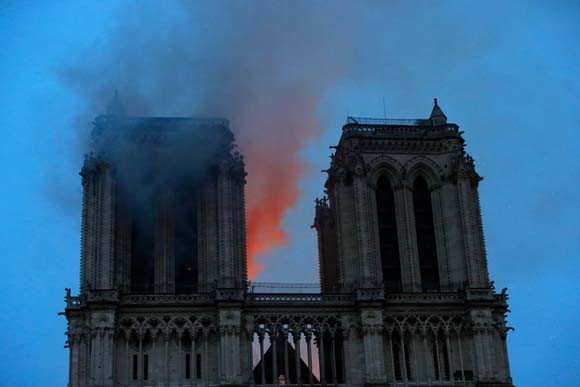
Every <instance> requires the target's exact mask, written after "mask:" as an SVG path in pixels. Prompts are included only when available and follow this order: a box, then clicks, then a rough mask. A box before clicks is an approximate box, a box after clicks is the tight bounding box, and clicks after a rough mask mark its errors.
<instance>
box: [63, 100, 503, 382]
mask: <svg viewBox="0 0 580 387" xmlns="http://www.w3.org/2000/svg"><path fill="white" fill-rule="evenodd" d="M333 148H334V149H335V150H334V154H333V155H332V157H331V163H330V166H329V168H328V170H327V171H326V172H327V174H328V179H327V181H326V185H325V193H326V196H325V197H323V198H322V199H317V200H316V206H315V209H314V210H315V216H314V226H313V227H314V228H315V229H316V231H317V233H318V249H319V265H320V266H319V267H320V289H319V291H317V292H309V293H305V292H301V293H296V292H290V291H288V292H272V291H270V292H260V291H256V289H255V287H254V286H253V285H252V284H251V283H249V282H248V278H247V269H246V235H245V204H244V186H245V176H246V172H245V167H244V161H243V157H242V155H241V154H240V153H239V152H237V151H236V147H235V142H234V137H233V135H232V132H231V131H230V130H229V124H228V121H226V120H223V119H193V118H148V117H129V116H127V115H125V114H124V112H123V111H122V108H121V106H120V105H119V104H118V101H116V102H115V103H113V104H112V105H111V106H110V107H109V110H108V112H107V114H105V115H102V116H99V117H97V118H96V119H95V121H94V129H93V131H92V152H91V153H90V154H88V155H87V156H86V158H85V161H84V165H83V167H82V171H81V176H82V185H83V200H82V229H81V235H82V236H81V245H82V248H81V281H80V283H81V286H80V293H79V294H78V295H72V294H71V291H70V289H67V294H66V309H65V312H64V314H65V315H66V318H67V321H68V329H67V338H68V339H67V347H68V348H69V351H70V361H69V383H68V386H69V387H84V386H95V387H96V386H99V387H104V386H172V387H177V386H181V387H189V386H249V385H251V386H260V385H268V386H276V385H281V384H292V385H296V386H298V385H300V386H301V385H313V384H317V385H329V384H330V385H343V386H474V387H475V386H477V387H492V386H493V387H499V386H504V387H508V386H512V380H511V377H510V370H509V361H508V354H507V346H506V336H507V332H508V330H509V328H508V327H507V325H506V313H507V312H508V306H507V294H506V292H505V290H504V291H502V292H501V293H499V294H498V293H496V292H495V288H494V286H493V282H490V280H489V277H488V269H487V263H486V252H485V243H484V235H483V228H482V221H481V210H480V203H479V197H478V184H479V182H480V181H481V179H482V178H481V177H480V176H479V175H478V174H477V172H476V171H475V168H474V162H473V159H472V158H471V157H470V156H468V155H467V153H466V152H465V143H464V139H463V137H462V132H461V131H460V130H459V127H458V126H457V125H456V124H452V123H448V122H447V117H446V116H445V114H444V113H443V111H442V110H441V108H440V107H439V106H438V104H437V100H435V105H434V107H433V111H432V113H431V115H430V117H429V118H427V119H417V120H399V119H372V118H355V117H348V118H347V121H346V124H345V125H344V126H343V128H342V135H341V137H340V139H339V142H338V145H337V146H336V147H333ZM305 226H307V225H305Z"/></svg>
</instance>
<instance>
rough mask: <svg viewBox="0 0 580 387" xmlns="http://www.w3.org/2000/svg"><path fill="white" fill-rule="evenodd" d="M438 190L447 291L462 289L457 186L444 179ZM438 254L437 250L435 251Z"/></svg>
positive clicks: (464, 279)
mask: <svg viewBox="0 0 580 387" xmlns="http://www.w3.org/2000/svg"><path fill="white" fill-rule="evenodd" d="M439 191H440V195H439V197H440V201H441V217H442V221H443V228H444V229H445V241H446V246H447V257H448V258H447V263H448V269H447V270H448V277H449V279H448V289H447V290H448V291H456V290H459V289H462V288H463V287H464V286H465V284H466V282H467V269H466V267H465V246H464V244H463V231H462V230H463V229H462V220H461V216H460V209H459V201H458V196H457V195H458V192H457V186H456V184H455V182H454V181H451V180H444V181H443V183H442V186H441V188H440V189H439ZM437 253H438V254H439V252H437Z"/></svg>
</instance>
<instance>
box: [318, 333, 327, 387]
mask: <svg viewBox="0 0 580 387" xmlns="http://www.w3.org/2000/svg"><path fill="white" fill-rule="evenodd" d="M318 364H319V369H320V384H322V385H325V384H326V363H325V359H324V330H321V331H320V332H318Z"/></svg>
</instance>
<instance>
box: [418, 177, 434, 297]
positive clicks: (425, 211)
mask: <svg viewBox="0 0 580 387" xmlns="http://www.w3.org/2000/svg"><path fill="white" fill-rule="evenodd" d="M413 205H414V207H415V228H416V231H417V249H418V251H419V265H420V268H421V282H422V286H423V291H424V292H432V291H439V267H438V264H437V245H436V243H435V227H434V225H433V208H432V206H431V193H430V192H429V189H428V187H427V183H426V182H425V180H424V179H423V178H422V177H418V178H417V179H416V180H415V184H413Z"/></svg>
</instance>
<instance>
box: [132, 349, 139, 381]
mask: <svg viewBox="0 0 580 387" xmlns="http://www.w3.org/2000/svg"><path fill="white" fill-rule="evenodd" d="M138 359H139V357H138V356H137V354H135V355H133V380H137V377H138V370H139V368H138V367H139V364H138Z"/></svg>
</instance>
